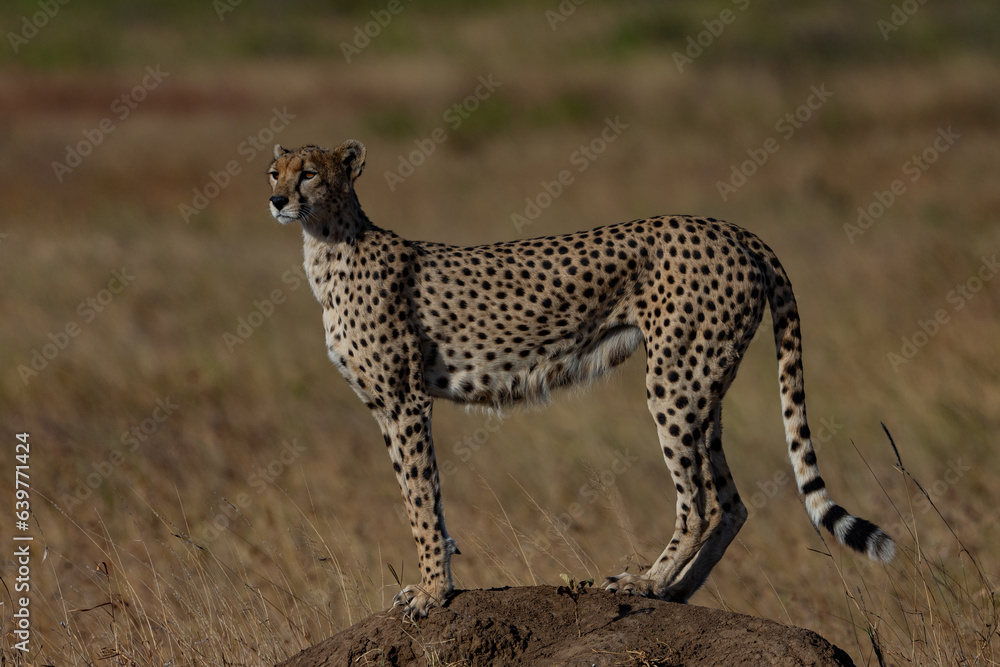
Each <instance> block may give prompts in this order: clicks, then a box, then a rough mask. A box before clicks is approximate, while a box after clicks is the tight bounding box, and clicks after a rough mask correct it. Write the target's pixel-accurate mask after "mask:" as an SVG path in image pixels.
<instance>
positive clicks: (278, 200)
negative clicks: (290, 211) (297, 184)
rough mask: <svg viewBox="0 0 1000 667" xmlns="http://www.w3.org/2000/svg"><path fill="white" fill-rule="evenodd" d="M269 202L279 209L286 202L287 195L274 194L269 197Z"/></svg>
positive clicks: (283, 206)
mask: <svg viewBox="0 0 1000 667" xmlns="http://www.w3.org/2000/svg"><path fill="white" fill-rule="evenodd" d="M271 203H272V204H273V205H274V208H276V209H278V210H279V211H280V210H281V209H283V208H285V204H287V203H288V197H283V196H281V195H274V196H273V197H271Z"/></svg>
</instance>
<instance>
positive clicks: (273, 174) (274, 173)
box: [267, 171, 278, 180]
mask: <svg viewBox="0 0 1000 667" xmlns="http://www.w3.org/2000/svg"><path fill="white" fill-rule="evenodd" d="M267 175H268V176H270V177H271V178H273V179H274V180H278V172H276V171H269V172H267Z"/></svg>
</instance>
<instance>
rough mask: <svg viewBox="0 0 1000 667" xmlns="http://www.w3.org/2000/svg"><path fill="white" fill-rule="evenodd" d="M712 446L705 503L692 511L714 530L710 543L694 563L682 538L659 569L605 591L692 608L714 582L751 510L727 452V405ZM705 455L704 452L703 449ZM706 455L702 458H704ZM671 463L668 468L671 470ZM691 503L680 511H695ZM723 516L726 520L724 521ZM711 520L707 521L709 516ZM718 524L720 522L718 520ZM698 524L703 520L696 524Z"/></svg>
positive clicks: (617, 580) (710, 427) (712, 421)
mask: <svg viewBox="0 0 1000 667" xmlns="http://www.w3.org/2000/svg"><path fill="white" fill-rule="evenodd" d="M705 431H707V433H708V440H709V446H708V448H707V450H703V451H705V455H704V456H703V457H697V458H701V463H702V466H701V471H700V473H701V474H700V478H701V479H702V480H707V481H704V482H703V483H701V484H698V486H699V487H701V489H702V490H701V493H699V494H698V495H699V497H698V498H697V499H696V500H695V502H694V503H691V505H695V506H697V507H698V509H699V515H700V516H701V517H705V518H707V521H702V523H703V524H707V525H708V526H709V532H708V535H707V539H703V540H699V541H700V542H701V543H700V545H698V546H697V547H696V550H695V551H694V552H693V554H692V555H691V556H689V557H688V558H684V557H683V555H682V552H679V550H678V546H679V541H678V539H677V536H676V535H675V538H674V539H673V540H671V543H670V545H669V546H668V547H667V549H666V550H665V551H664V553H663V555H662V556H661V557H660V558H659V560H658V561H657V563H656V564H655V565H654V566H653V567H651V568H650V569H649V570H648V571H647V572H645V573H643V574H629V573H627V572H626V573H622V574H619V575H616V576H612V577H608V578H607V581H606V583H605V588H606V589H607V590H609V591H612V592H618V593H626V594H633V595H642V596H644V597H655V598H660V599H664V600H669V601H672V602H686V601H687V600H688V599H689V598H690V597H691V596H692V595H693V594H694V592H695V591H696V590H698V588H700V587H701V585H702V584H703V583H704V582H705V579H707V578H708V575H709V573H710V572H711V571H712V568H713V567H714V566H715V565H716V564H717V563H718V562H719V560H720V559H721V558H722V556H723V554H725V552H726V549H727V548H728V547H729V544H730V543H731V542H732V541H733V538H735V537H736V534H737V533H738V532H739V530H740V528H741V527H742V526H743V523H744V522H745V521H746V516H747V513H746V509H745V507H744V506H743V503H742V502H741V501H740V498H739V494H737V493H736V486H735V484H734V483H733V478H732V475H731V473H730V471H729V466H728V464H727V463H726V458H725V454H724V453H723V451H722V415H721V403H719V404H717V405H716V406H715V407H714V408H713V409H712V412H711V416H710V418H709V419H708V420H706V423H705ZM698 449H699V450H702V448H701V447H699V448H698ZM699 453H700V452H699ZM669 462H670V461H669V459H668V464H669ZM691 505H688V504H687V503H684V504H683V505H682V504H681V502H680V501H678V506H679V508H680V509H681V510H683V509H684V508H685V507H688V508H690V507H691ZM720 514H721V517H720V516H719V515H720ZM706 515H707V516H706ZM713 519H714V520H713ZM695 520H698V519H695Z"/></svg>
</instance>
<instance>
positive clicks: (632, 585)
mask: <svg viewBox="0 0 1000 667" xmlns="http://www.w3.org/2000/svg"><path fill="white" fill-rule="evenodd" d="M655 586H656V582H655V581H653V580H652V579H650V578H649V577H648V576H646V575H644V574H629V573H628V572H622V573H621V574H619V575H615V576H612V577H608V578H607V579H605V580H604V586H603V588H604V590H606V591H609V592H611V593H623V594H625V595H641V596H643V597H647V598H655V597H659V596H658V595H657V594H656V591H655V590H654V589H655Z"/></svg>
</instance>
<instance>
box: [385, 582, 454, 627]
mask: <svg viewBox="0 0 1000 667" xmlns="http://www.w3.org/2000/svg"><path fill="white" fill-rule="evenodd" d="M443 603H444V596H441V597H436V596H434V595H431V594H430V593H428V592H427V591H425V590H424V589H423V588H421V587H419V586H407V587H406V588H404V589H403V590H401V591H400V592H399V593H396V597H394V598H393V599H392V606H393V607H402V608H403V618H409V619H411V620H412V619H417V618H424V617H426V616H427V612H429V611H430V610H431V609H432V608H434V607H440V606H441V605H442V604H443Z"/></svg>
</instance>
